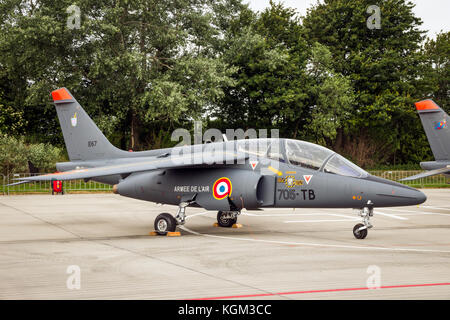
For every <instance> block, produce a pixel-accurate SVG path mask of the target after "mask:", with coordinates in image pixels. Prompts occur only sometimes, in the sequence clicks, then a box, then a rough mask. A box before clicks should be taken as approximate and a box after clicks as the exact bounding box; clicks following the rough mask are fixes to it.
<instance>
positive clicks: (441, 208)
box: [419, 206, 450, 211]
mask: <svg viewBox="0 0 450 320" xmlns="http://www.w3.org/2000/svg"><path fill="white" fill-rule="evenodd" d="M419 208H424V209H438V210H447V211H450V208H444V207H435V206H420V207H419Z"/></svg>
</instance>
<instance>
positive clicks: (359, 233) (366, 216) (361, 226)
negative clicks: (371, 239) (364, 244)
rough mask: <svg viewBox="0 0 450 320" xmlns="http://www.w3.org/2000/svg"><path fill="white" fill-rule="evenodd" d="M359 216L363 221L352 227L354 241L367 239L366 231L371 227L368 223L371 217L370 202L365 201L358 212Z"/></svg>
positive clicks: (371, 204)
mask: <svg viewBox="0 0 450 320" xmlns="http://www.w3.org/2000/svg"><path fill="white" fill-rule="evenodd" d="M359 216H360V217H361V218H362V219H363V223H358V224H357V225H355V226H354V227H353V235H354V236H355V238H356V239H364V238H365V237H367V230H368V229H370V228H372V227H373V226H372V225H371V224H370V221H369V220H370V217H372V216H373V202H372V201H370V200H369V201H367V204H366V206H365V207H364V208H362V209H360V210H359Z"/></svg>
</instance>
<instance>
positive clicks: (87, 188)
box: [0, 170, 450, 195]
mask: <svg viewBox="0 0 450 320" xmlns="http://www.w3.org/2000/svg"><path fill="white" fill-rule="evenodd" d="M421 172H424V171H423V170H409V171H399V170H374V171H369V173H370V174H373V175H374V176H378V177H381V178H385V179H389V180H393V181H398V182H400V183H403V184H405V185H408V186H412V187H416V188H433V187H435V188H442V187H450V177H446V176H444V175H442V174H440V175H436V176H431V177H426V178H421V179H417V180H413V181H399V180H400V179H403V178H406V177H409V176H413V175H416V174H418V173H421ZM40 174H42V173H38V174H30V173H14V174H10V175H8V176H4V175H3V174H0V183H1V185H0V194H3V195H9V194H17V193H51V190H52V189H51V186H50V181H36V182H32V183H24V184H19V185H15V186H7V184H10V183H14V182H17V181H16V180H14V179H17V178H24V177H30V176H34V175H40ZM63 188H64V191H65V192H68V193H70V192H95V191H97V192H110V191H112V186H110V185H108V184H104V183H99V182H95V181H88V182H84V180H71V181H64V182H63Z"/></svg>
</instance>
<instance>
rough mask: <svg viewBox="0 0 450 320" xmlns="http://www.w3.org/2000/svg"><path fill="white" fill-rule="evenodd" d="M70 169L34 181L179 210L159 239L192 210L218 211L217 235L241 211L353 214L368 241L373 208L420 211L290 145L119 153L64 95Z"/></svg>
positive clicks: (412, 199)
mask: <svg viewBox="0 0 450 320" xmlns="http://www.w3.org/2000/svg"><path fill="white" fill-rule="evenodd" d="M52 97H53V101H54V104H55V106H56V110H57V114H58V118H59V122H60V124H61V128H62V132H63V136H64V141H65V144H66V147H67V151H68V155H69V159H70V161H69V162H62V163H57V165H56V167H57V170H58V171H62V172H61V173H53V174H47V175H41V176H35V177H27V178H20V179H18V180H21V182H19V183H24V182H31V181H51V180H54V179H55V180H72V179H85V180H86V181H87V180H89V179H92V180H94V181H99V182H102V183H107V184H110V185H113V186H114V187H113V190H114V192H115V193H117V194H120V195H122V196H126V197H131V198H135V199H141V200H146V201H152V202H156V203H162V204H171V205H177V206H178V212H177V215H176V216H175V217H173V216H172V215H171V214H169V213H161V214H160V215H158V216H157V217H156V219H155V223H154V227H155V230H156V232H157V233H159V234H167V233H168V232H173V231H175V229H176V227H177V225H182V224H184V223H185V211H186V207H188V206H197V207H202V208H204V209H206V210H217V211H218V213H217V223H218V225H219V226H220V227H231V226H233V225H234V224H236V222H237V218H238V215H239V214H240V212H241V210H242V209H244V208H245V209H263V208H355V209H359V213H360V216H361V218H362V223H358V224H357V225H355V227H354V228H353V234H354V236H355V237H356V238H357V239H364V238H365V237H366V236H367V230H368V229H369V228H371V227H372V225H371V224H370V222H369V219H370V217H371V216H372V215H373V208H374V207H390V206H407V205H416V204H420V203H423V202H424V201H425V200H426V196H425V195H424V194H423V193H422V192H421V191H419V190H416V189H413V188H410V187H407V186H404V185H402V184H400V183H397V182H393V181H389V180H385V179H382V178H378V177H375V176H372V175H370V174H369V173H367V172H366V171H364V170H363V169H361V168H359V167H358V166H356V165H355V164H353V163H351V162H350V161H348V160H346V159H345V158H344V157H342V156H340V155H339V154H337V153H335V152H333V151H331V150H329V149H327V148H324V147H322V146H319V145H316V144H313V143H309V142H305V141H300V140H291V139H275V138H270V139H242V140H232V141H219V142H214V143H205V144H197V145H191V146H183V147H181V146H179V147H174V148H166V149H158V150H151V151H141V152H127V151H123V150H119V149H117V148H116V147H114V146H113V145H112V144H111V143H110V142H109V141H108V140H107V139H106V137H105V136H104V135H103V134H102V132H101V131H100V130H99V129H98V127H97V126H96V125H95V123H94V122H93V121H92V119H91V118H90V117H89V116H88V115H87V114H86V112H85V111H84V110H83V108H82V107H81V106H80V104H79V103H78V102H77V101H76V100H75V98H74V97H73V96H72V94H70V92H69V91H68V90H67V89H66V88H61V89H58V90H55V91H53V92H52Z"/></svg>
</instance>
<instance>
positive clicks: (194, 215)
mask: <svg viewBox="0 0 450 320" xmlns="http://www.w3.org/2000/svg"><path fill="white" fill-rule="evenodd" d="M207 213H208V211H205V212H199V213H194V214H190V215H188V216H186V219H189V218H192V217H196V216H202V215H204V214H207Z"/></svg>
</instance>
